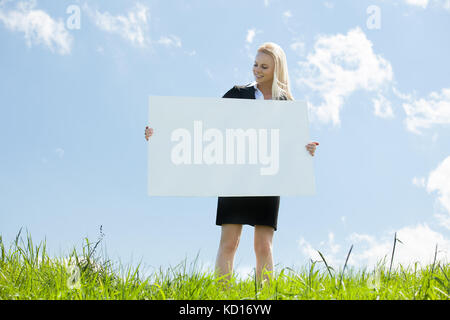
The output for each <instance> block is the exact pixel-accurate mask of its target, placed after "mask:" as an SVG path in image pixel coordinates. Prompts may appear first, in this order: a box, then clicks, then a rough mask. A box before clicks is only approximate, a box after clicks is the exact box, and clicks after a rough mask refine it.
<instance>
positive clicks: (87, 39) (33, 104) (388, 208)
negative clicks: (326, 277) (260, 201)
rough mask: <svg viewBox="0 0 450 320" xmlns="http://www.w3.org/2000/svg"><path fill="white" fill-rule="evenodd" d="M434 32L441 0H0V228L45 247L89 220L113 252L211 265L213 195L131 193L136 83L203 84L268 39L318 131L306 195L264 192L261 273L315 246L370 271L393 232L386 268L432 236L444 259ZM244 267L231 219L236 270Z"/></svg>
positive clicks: (138, 97)
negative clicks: (266, 213)
mask: <svg viewBox="0 0 450 320" xmlns="http://www.w3.org/2000/svg"><path fill="white" fill-rule="evenodd" d="M68 9H69V10H68ZM68 12H69V13H68ZM77 12H79V17H80V20H79V28H78V25H77V21H78V20H77V19H76V18H77V17H78V16H77ZM74 14H75V15H74ZM449 31H450V1H448V0H429V1H427V0H403V1H402V0H399V1H380V0H373V1H275V0H266V1H264V0H259V1H245V2H243V1H230V0H227V1H120V2H119V1H115V2H112V1H76V0H72V1H50V0H47V1H44V0H36V1H11V0H0V43H1V50H0V147H1V152H2V156H1V157H0V199H1V201H0V234H1V235H2V237H3V239H4V241H5V242H7V243H10V242H11V241H12V240H13V239H14V237H15V235H16V234H17V232H18V231H19V229H20V228H21V227H23V228H24V229H27V230H28V231H29V232H30V233H31V235H32V237H33V239H34V241H35V242H39V241H41V240H44V239H45V240H46V242H47V249H48V250H49V252H50V253H51V254H53V255H55V256H59V255H64V254H67V253H68V252H69V251H70V250H71V248H72V247H73V246H77V247H80V245H81V243H82V239H83V238H84V237H89V239H91V240H92V241H94V240H96V239H97V237H98V236H99V227H100V225H102V226H103V232H104V234H105V238H104V246H105V247H106V250H107V255H108V256H109V257H110V258H111V259H112V260H115V261H121V262H122V263H123V264H125V265H128V264H135V263H137V262H139V261H141V262H142V263H143V265H145V267H146V268H147V269H148V270H150V271H151V270H152V268H159V267H160V266H161V267H163V268H165V267H167V266H169V265H172V266H174V265H176V264H177V263H179V262H181V261H182V260H183V259H184V258H185V257H187V258H188V261H191V260H193V259H194V258H195V256H196V254H197V253H198V252H199V260H200V262H201V263H202V264H203V265H204V266H205V267H206V268H207V267H212V266H214V262H215V257H216V253H217V247H218V244H219V237H220V227H218V226H216V225H215V215H216V208H217V197H210V198H178V197H154V198H153V197H149V196H147V190H146V187H147V162H146V161H147V143H146V141H145V139H144V128H145V126H146V125H147V112H148V106H147V101H148V96H149V95H170V96H192V97H220V96H222V95H223V94H224V93H225V92H226V91H227V90H229V89H230V88H231V87H232V86H233V85H235V84H246V83H249V82H251V81H253V80H254V79H253V77H252V72H251V68H252V63H253V59H254V56H255V53H256V49H257V48H258V46H259V45H260V44H262V43H263V42H267V41H271V42H275V43H277V44H279V45H280V46H281V47H282V48H283V49H284V51H285V52H286V56H287V61H288V66H289V75H290V81H291V91H292V93H293V96H294V98H295V99H297V100H307V101H308V104H309V115H310V120H311V124H310V135H311V139H312V140H314V141H319V142H320V146H319V148H318V150H317V153H316V156H315V157H314V167H315V179H316V191H317V195H316V196H314V197H281V204H280V211H279V219H278V230H277V231H276V232H275V236H274V248H273V249H274V260H275V264H276V266H277V268H279V267H280V268H281V267H285V266H291V267H292V266H294V267H301V266H305V265H307V263H308V262H309V259H313V260H320V257H319V255H318V253H317V250H319V251H321V252H322V253H323V254H324V256H325V257H326V259H327V261H328V263H329V264H331V265H332V266H333V267H336V268H339V267H342V266H343V264H344V262H345V258H346V255H347V252H348V250H349V249H350V246H351V245H353V250H352V253H351V255H350V259H349V262H348V263H349V265H350V266H355V267H361V266H367V267H368V268H371V267H372V266H373V265H375V263H376V261H378V260H380V259H382V258H383V257H384V256H387V259H388V260H389V259H390V254H391V250H392V244H393V239H394V233H395V232H397V237H398V238H399V239H400V240H401V241H402V244H398V246H397V249H396V256H395V259H394V264H397V263H401V264H403V265H405V266H406V265H409V264H411V265H412V264H413V263H414V262H415V261H419V262H420V263H421V264H423V263H429V262H430V261H432V258H433V257H434V250H435V246H436V244H438V250H439V251H438V255H437V257H438V259H439V260H441V261H448V258H449V256H450V238H449V236H450V232H449V230H450V143H449V141H450V139H449V138H450V126H449V125H450V81H449V78H448V74H450V63H449V62H448V57H449V56H450V43H449V41H448V40H447V39H448V32H449ZM254 264H255V256H254V252H253V228H252V227H251V226H244V228H243V233H242V237H241V242H240V246H239V249H238V251H237V254H236V259H235V268H236V271H237V272H238V273H239V274H241V275H243V276H245V275H246V274H248V273H249V272H250V271H251V269H252V268H253V267H254Z"/></svg>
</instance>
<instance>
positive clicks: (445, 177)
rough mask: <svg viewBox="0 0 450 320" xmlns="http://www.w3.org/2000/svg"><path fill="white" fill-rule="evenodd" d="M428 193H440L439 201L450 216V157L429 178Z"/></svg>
mask: <svg viewBox="0 0 450 320" xmlns="http://www.w3.org/2000/svg"><path fill="white" fill-rule="evenodd" d="M427 191H428V192H433V191H436V192H437V193H438V196H439V197H438V200H439V202H440V203H441V204H442V206H443V207H444V208H445V209H446V210H447V212H448V214H449V215H450V156H449V157H447V158H445V159H444V161H442V162H441V163H440V164H439V165H438V167H437V168H436V169H434V170H433V171H431V173H430V175H429V176H428V183H427Z"/></svg>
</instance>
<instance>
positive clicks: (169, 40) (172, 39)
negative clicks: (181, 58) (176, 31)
mask: <svg viewBox="0 0 450 320" xmlns="http://www.w3.org/2000/svg"><path fill="white" fill-rule="evenodd" d="M158 43H159V44H162V45H165V46H167V47H170V46H173V47H177V48H180V47H181V40H180V38H178V37H177V36H174V35H171V36H168V37H166V36H162V37H161V38H160V39H159V40H158Z"/></svg>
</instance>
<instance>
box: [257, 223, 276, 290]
mask: <svg viewBox="0 0 450 320" xmlns="http://www.w3.org/2000/svg"><path fill="white" fill-rule="evenodd" d="M274 231H275V230H274V228H272V227H270V226H263V225H255V244H254V246H255V255H256V278H257V279H258V282H260V281H261V280H262V279H261V274H262V272H263V270H264V269H265V270H267V271H273V257H272V239H273V233H274ZM265 279H267V280H268V281H270V278H269V277H268V276H267V275H265Z"/></svg>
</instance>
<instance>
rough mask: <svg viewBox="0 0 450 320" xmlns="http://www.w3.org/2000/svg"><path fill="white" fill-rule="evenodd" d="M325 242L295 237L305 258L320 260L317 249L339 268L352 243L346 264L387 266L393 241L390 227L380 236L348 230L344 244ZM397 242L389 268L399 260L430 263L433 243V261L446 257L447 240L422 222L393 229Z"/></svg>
mask: <svg viewBox="0 0 450 320" xmlns="http://www.w3.org/2000/svg"><path fill="white" fill-rule="evenodd" d="M330 234H331V235H332V233H329V235H328V236H329V241H328V242H327V243H321V244H320V245H319V246H317V247H314V246H313V245H311V244H310V243H309V242H307V241H306V240H305V239H304V238H300V240H299V249H300V250H301V252H302V253H303V254H304V255H305V256H306V257H308V258H310V259H313V260H316V261H322V258H321V257H320V255H319V254H318V252H317V250H319V251H320V252H321V253H322V254H323V255H324V257H325V260H326V261H327V264H328V265H329V266H331V267H333V268H334V269H335V270H336V269H339V268H342V267H343V265H344V263H345V259H346V258H347V254H348V252H349V250H350V247H351V245H353V248H352V252H351V253H350V257H349V260H348V263H347V264H348V267H356V268H363V267H367V268H369V269H373V268H375V267H376V265H377V263H381V262H382V261H384V262H385V268H389V264H390V260H391V255H392V249H393V244H394V231H390V232H386V233H384V234H383V235H382V236H380V237H375V236H372V235H369V234H360V233H352V234H350V235H349V236H348V237H347V238H346V239H345V242H346V243H348V245H346V246H343V245H338V244H336V243H335V241H334V237H332V236H331V237H330ZM397 239H399V240H400V241H401V242H402V243H400V242H397V243H396V247H395V253H394V260H393V268H394V269H396V268H397V267H398V266H399V264H401V265H402V266H403V267H404V268H407V267H408V266H414V263H415V262H418V266H419V267H424V266H426V265H429V264H431V263H433V259H434V254H435V247H436V244H437V245H438V253H437V256H436V260H437V262H439V261H441V262H444V263H448V260H449V257H450V240H449V239H447V238H445V237H444V236H443V235H442V234H441V233H439V232H436V231H434V230H431V229H430V228H429V227H428V225H426V224H418V225H416V226H406V227H403V228H401V229H399V230H398V231H397Z"/></svg>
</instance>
